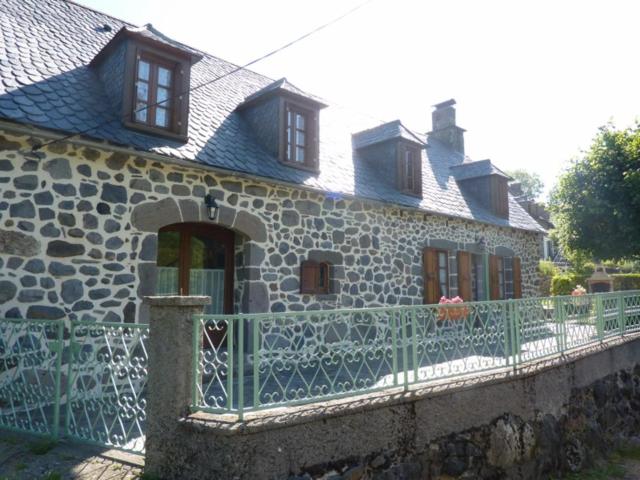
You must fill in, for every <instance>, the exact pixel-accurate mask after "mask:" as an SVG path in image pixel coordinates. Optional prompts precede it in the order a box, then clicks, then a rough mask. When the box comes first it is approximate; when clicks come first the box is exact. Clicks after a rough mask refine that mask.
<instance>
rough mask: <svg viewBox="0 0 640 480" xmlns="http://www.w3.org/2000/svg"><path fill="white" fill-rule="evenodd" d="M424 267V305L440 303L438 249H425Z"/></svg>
mask: <svg viewBox="0 0 640 480" xmlns="http://www.w3.org/2000/svg"><path fill="white" fill-rule="evenodd" d="M422 265H423V268H424V303H438V300H440V299H439V298H438V275H437V271H436V270H437V265H438V262H437V257H436V249H435V248H431V247H427V248H425V249H424V253H423V259H422Z"/></svg>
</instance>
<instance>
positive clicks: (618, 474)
mask: <svg viewBox="0 0 640 480" xmlns="http://www.w3.org/2000/svg"><path fill="white" fill-rule="evenodd" d="M624 475H625V470H624V467H623V466H622V465H620V464H619V463H614V462H610V463H609V464H607V465H605V466H603V467H596V468H592V469H589V470H585V471H583V472H578V473H572V474H570V475H567V476H566V477H564V480H611V479H612V478H624Z"/></svg>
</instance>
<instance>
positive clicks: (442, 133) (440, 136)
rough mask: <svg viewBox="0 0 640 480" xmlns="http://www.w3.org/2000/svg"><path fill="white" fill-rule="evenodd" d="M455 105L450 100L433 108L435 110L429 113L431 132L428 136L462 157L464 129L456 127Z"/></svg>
mask: <svg viewBox="0 0 640 480" xmlns="http://www.w3.org/2000/svg"><path fill="white" fill-rule="evenodd" d="M455 104H456V101H455V100H454V99H453V98H452V99H451V100H447V101H446V102H442V103H438V104H436V105H434V106H433V107H434V108H435V110H434V111H433V112H432V113H431V121H432V130H431V132H429V136H431V137H433V138H435V139H437V140H440V141H441V142H442V143H444V144H445V145H447V146H448V147H449V148H451V149H452V150H455V151H456V152H459V153H461V154H463V155H464V129H463V128H460V127H458V126H457V125H456V109H455V108H454V105H455Z"/></svg>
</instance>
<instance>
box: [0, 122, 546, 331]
mask: <svg viewBox="0 0 640 480" xmlns="http://www.w3.org/2000/svg"><path fill="white" fill-rule="evenodd" d="M33 141H34V140H33V139H31V138H30V137H28V136H19V135H12V134H9V133H7V132H4V133H1V132H0V315H2V316H7V317H19V316H21V317H28V318H62V317H69V318H81V319H95V320H104V321H125V322H132V321H135V320H136V319H137V320H139V321H146V319H147V312H146V311H145V307H144V306H142V305H141V301H140V299H141V298H142V296H145V295H151V294H153V293H155V282H156V268H155V260H156V249H157V232H158V229H159V228H161V227H162V226H165V225H169V224H173V223H179V222H187V221H189V222H194V221H198V222H200V221H202V222H209V220H208V219H207V216H206V212H205V210H204V206H203V197H204V195H205V194H206V193H208V192H211V193H212V194H214V195H215V196H216V197H217V198H218V199H219V203H220V205H221V208H220V211H219V215H218V218H217V220H216V222H215V223H216V224H218V225H222V226H224V227H227V228H231V229H233V230H234V231H236V233H237V235H236V262H235V263H236V271H235V289H234V290H235V310H236V311H237V312H264V311H274V312H279V311H285V310H312V309H319V308H336V307H365V306H380V305H396V304H420V303H422V295H423V278H422V250H423V248H424V247H425V246H426V245H429V244H437V243H438V241H443V240H446V241H448V242H451V243H450V245H452V248H469V249H470V248H472V247H473V246H474V245H475V242H476V241H477V239H478V238H479V237H484V238H485V240H486V243H487V246H488V249H489V251H491V252H494V251H495V250H496V248H498V249H503V250H505V249H506V251H512V252H513V253H514V254H515V255H517V256H519V257H521V259H522V285H523V294H524V295H525V296H531V295H535V294H536V289H537V282H538V279H537V268H536V266H537V262H538V259H539V246H540V238H539V236H538V235H537V234H533V233H528V232H524V231H517V230H513V229H506V228H498V227H493V226H490V225H483V224H479V223H475V222H470V221H465V220H461V219H453V218H450V219H447V218H444V217H440V216H433V215H428V214H423V213H418V212H411V211H407V210H401V209H399V208H396V207H383V206H380V205H374V204H370V203H364V202H362V201H359V200H352V199H346V198H339V197H338V198H336V197H337V196H336V195H333V196H327V195H324V194H321V193H313V192H308V191H305V190H301V189H297V188H295V187H289V186H278V185H275V184H269V183H267V182H258V181H253V180H248V179H240V178H239V177H237V176H233V175H228V176H227V175H222V174H218V173H213V172H210V171H206V170H204V169H199V168H196V167H194V168H187V167H180V166H172V165H169V164H167V163H164V162H160V161H156V160H150V159H145V158H143V157H141V156H129V155H126V154H122V153H117V152H115V153H114V152H110V151H108V150H97V149H93V148H88V147H81V146H74V145H71V144H53V145H51V146H49V147H48V148H47V149H46V150H45V151H42V152H37V153H36V154H29V153H27V152H29V150H30V145H31V144H32V143H33ZM283 168H284V167H283ZM306 258H315V259H318V260H327V261H330V262H331V264H332V272H331V276H332V284H331V292H330V294H328V295H302V294H300V293H299V265H300V262H301V260H304V259H306ZM450 262H451V272H452V274H453V275H452V278H451V282H452V287H453V292H455V287H456V285H455V271H456V268H455V255H452V256H451V258H450Z"/></svg>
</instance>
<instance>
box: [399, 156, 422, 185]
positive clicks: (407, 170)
mask: <svg viewBox="0 0 640 480" xmlns="http://www.w3.org/2000/svg"><path fill="white" fill-rule="evenodd" d="M420 160H421V159H420V149H419V148H416V147H411V146H402V147H400V148H399V157H398V177H399V178H398V187H399V189H400V190H401V191H403V192H405V193H409V194H411V195H422V168H421V161H420Z"/></svg>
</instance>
